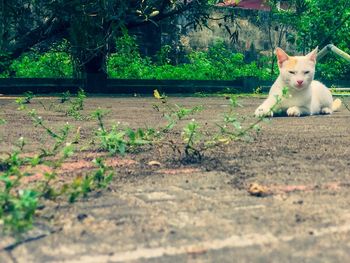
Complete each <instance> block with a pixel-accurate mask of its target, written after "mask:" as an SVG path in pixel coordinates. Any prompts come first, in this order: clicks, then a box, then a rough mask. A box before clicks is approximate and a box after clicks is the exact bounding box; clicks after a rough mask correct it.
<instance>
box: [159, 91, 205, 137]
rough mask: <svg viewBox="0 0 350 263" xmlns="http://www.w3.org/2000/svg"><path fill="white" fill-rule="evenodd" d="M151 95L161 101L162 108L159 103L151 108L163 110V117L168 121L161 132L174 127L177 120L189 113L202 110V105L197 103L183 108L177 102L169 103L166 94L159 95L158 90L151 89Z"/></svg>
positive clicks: (192, 113)
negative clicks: (191, 106)
mask: <svg viewBox="0 0 350 263" xmlns="http://www.w3.org/2000/svg"><path fill="white" fill-rule="evenodd" d="M153 96H154V98H156V99H157V100H160V101H161V102H162V104H161V105H162V106H163V109H161V107H160V105H159V106H158V105H153V108H154V109H155V110H157V111H158V112H161V111H163V113H162V114H163V116H164V118H165V119H166V120H167V121H168V123H167V125H166V126H165V128H164V129H163V132H169V131H170V130H172V129H173V128H174V127H175V125H176V124H177V123H178V121H181V120H183V119H185V118H186V117H188V116H190V115H194V114H196V113H197V112H200V111H202V110H203V106H202V105H198V106H195V107H193V108H185V107H182V106H179V105H177V104H170V103H169V102H168V100H167V96H165V95H164V94H163V95H160V94H159V92H158V90H154V91H153Z"/></svg>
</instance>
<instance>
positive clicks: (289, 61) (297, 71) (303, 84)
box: [276, 48, 318, 90]
mask: <svg viewBox="0 0 350 263" xmlns="http://www.w3.org/2000/svg"><path fill="white" fill-rule="evenodd" d="M317 50H318V48H316V49H314V50H313V51H312V52H310V53H309V54H307V55H306V56H295V57H292V56H288V55H287V54H286V53H285V52H284V51H283V50H282V49H281V48H277V49H276V55H277V60H278V67H279V70H280V76H281V77H282V79H283V81H284V82H285V83H286V84H287V85H288V86H289V87H292V88H294V89H296V90H301V89H305V88H308V87H309V86H310V84H311V81H312V80H313V79H314V75H315V65H316V56H317Z"/></svg>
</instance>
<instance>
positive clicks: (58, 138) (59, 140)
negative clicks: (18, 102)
mask: <svg viewBox="0 0 350 263" xmlns="http://www.w3.org/2000/svg"><path fill="white" fill-rule="evenodd" d="M29 115H30V116H31V118H32V121H33V124H34V126H35V127H37V126H39V127H41V128H43V129H44V130H45V131H46V133H47V134H48V135H49V136H50V137H51V138H52V139H54V141H55V143H54V145H53V147H52V149H50V150H47V149H44V148H42V149H41V151H42V156H50V155H54V154H56V153H57V150H58V149H59V148H60V147H61V146H62V145H64V143H65V141H66V140H67V138H68V135H69V131H70V129H71V126H70V125H69V124H68V123H66V124H65V125H64V126H63V127H61V128H60V130H59V131H58V132H55V131H53V130H52V129H51V128H49V127H48V126H47V125H46V124H45V122H44V121H43V119H42V117H41V116H38V114H37V112H36V110H35V109H33V110H31V111H29Z"/></svg>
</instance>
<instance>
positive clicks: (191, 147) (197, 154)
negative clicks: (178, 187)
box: [182, 119, 202, 162]
mask: <svg viewBox="0 0 350 263" xmlns="http://www.w3.org/2000/svg"><path fill="white" fill-rule="evenodd" d="M199 128H200V126H199V124H198V123H197V122H196V121H195V120H194V119H192V120H191V122H189V123H188V124H187V125H186V126H185V127H184V128H183V132H182V137H183V139H184V142H185V147H184V152H185V156H186V160H187V161H191V162H193V161H194V160H195V161H200V160H201V159H202V154H201V150H200V149H197V148H196V145H197V144H198V142H200V141H201V138H202V134H201V133H200V131H199Z"/></svg>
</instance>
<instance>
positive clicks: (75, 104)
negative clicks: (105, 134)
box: [61, 89, 86, 120]
mask: <svg viewBox="0 0 350 263" xmlns="http://www.w3.org/2000/svg"><path fill="white" fill-rule="evenodd" d="M85 99H86V93H85V91H84V90H83V89H80V90H79V91H78V94H77V97H76V98H74V99H73V100H70V106H69V108H68V110H67V112H66V115H67V116H71V117H73V118H74V119H75V120H84V116H83V115H82V114H81V111H82V110H83V109H84V102H85ZM61 102H62V98H61Z"/></svg>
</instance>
